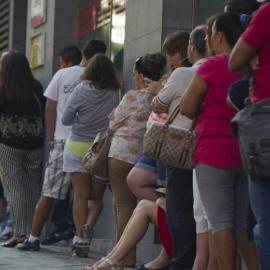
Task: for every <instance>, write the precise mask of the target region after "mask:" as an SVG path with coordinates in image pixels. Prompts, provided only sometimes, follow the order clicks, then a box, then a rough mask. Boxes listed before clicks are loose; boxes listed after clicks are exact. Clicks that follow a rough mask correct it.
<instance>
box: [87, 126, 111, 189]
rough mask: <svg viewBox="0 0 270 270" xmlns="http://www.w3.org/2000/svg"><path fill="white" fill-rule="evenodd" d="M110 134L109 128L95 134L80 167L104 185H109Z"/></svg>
mask: <svg viewBox="0 0 270 270" xmlns="http://www.w3.org/2000/svg"><path fill="white" fill-rule="evenodd" d="M111 140H112V133H111V132H110V130H109V128H108V129H107V130H106V131H101V132H99V133H98V134H97V136H96V138H95V140H94V142H93V145H92V146H91V147H90V148H89V150H88V151H87V153H86V155H85V156H84V158H83V159H82V167H83V168H84V169H85V170H87V171H88V172H90V173H91V174H92V175H93V176H94V177H95V178H97V179H98V180H101V181H102V182H103V183H104V184H108V183H109V162H108V154H109V150H110V146H111Z"/></svg>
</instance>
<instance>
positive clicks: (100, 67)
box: [82, 53, 120, 90]
mask: <svg viewBox="0 0 270 270" xmlns="http://www.w3.org/2000/svg"><path fill="white" fill-rule="evenodd" d="M82 80H89V81H91V84H93V85H94V86H95V87H96V88H97V89H99V90H103V89H113V90H118V89H119V87H120V83H119V80H118V78H117V74H116V71H115V68H114V65H113V63H112V61H111V60H110V59H109V57H108V56H106V55H105V54H102V53H98V54H95V55H94V56H93V57H92V58H91V59H90V61H89V63H88V65H87V67H86V68H85V71H84V73H83V76H82Z"/></svg>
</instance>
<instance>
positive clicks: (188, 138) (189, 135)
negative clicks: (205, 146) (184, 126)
mask: <svg viewBox="0 0 270 270" xmlns="http://www.w3.org/2000/svg"><path fill="white" fill-rule="evenodd" d="M179 112H180V106H179V105H177V106H176V107H175V108H174V110H173V112H172V114H171V115H170V116H169V118H168V120H167V121H166V123H165V124H164V125H163V126H162V127H161V129H160V132H159V136H158V143H163V141H164V138H165V135H166V133H167V130H168V127H169V125H170V124H171V123H172V122H173V121H174V119H175V118H176V117H177V115H178V114H179ZM196 121H197V116H195V117H194V118H193V120H192V122H191V125H190V127H189V130H188V132H187V134H186V140H185V145H184V149H185V150H188V149H189V148H190V146H191V143H192V139H193V134H192V133H193V130H194V128H195V124H196Z"/></svg>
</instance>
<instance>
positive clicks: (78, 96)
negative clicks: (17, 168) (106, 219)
mask: <svg viewBox="0 0 270 270" xmlns="http://www.w3.org/2000/svg"><path fill="white" fill-rule="evenodd" d="M119 86H120V85H119V81H118V79H117V75H116V71H115V68H114V66H113V63H112V62H111V60H110V59H109V58H108V57H107V56H106V55H104V54H96V55H95V56H94V57H93V58H92V59H91V60H90V61H89V64H88V66H87V67H86V69H85V71H84V73H83V76H82V82H81V83H80V84H79V85H78V86H77V87H76V88H75V89H74V91H73V92H72V94H71V96H70V97H69V99H68V102H67V105H66V108H65V110H64V113H63V116H62V123H63V124H64V125H67V126H68V125H72V129H71V133H70V135H69V138H68V140H67V141H66V146H65V150H64V166H63V170H64V171H65V172H69V173H70V176H71V180H72V184H73V188H74V203H73V216H74V222H75V226H76V235H77V237H78V239H77V240H78V242H77V243H75V245H74V252H75V254H76V255H77V256H82V257H87V256H88V250H89V243H90V240H91V237H92V234H93V227H94V225H95V224H96V222H97V219H98V217H99V215H100V213H101V210H102V207H103V202H102V198H103V194H104V191H105V188H106V186H105V185H104V184H102V183H100V182H99V181H98V180H96V179H95V178H94V177H93V176H91V175H90V174H89V172H87V171H86V170H85V169H83V168H82V158H83V157H84V156H85V154H86V152H87V150H88V149H89V147H90V146H92V144H93V141H94V139H95V137H96V135H97V134H98V132H100V131H104V130H106V129H107V128H108V125H109V119H108V115H109V114H110V112H111V111H112V110H113V109H114V108H115V107H116V106H117V104H118V89H119ZM88 200H91V204H92V205H91V211H90V212H89V211H88Z"/></svg>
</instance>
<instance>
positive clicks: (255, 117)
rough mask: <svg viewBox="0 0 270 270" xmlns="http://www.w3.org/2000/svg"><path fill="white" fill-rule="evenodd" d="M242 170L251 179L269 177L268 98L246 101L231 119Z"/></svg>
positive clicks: (269, 109)
mask: <svg viewBox="0 0 270 270" xmlns="http://www.w3.org/2000/svg"><path fill="white" fill-rule="evenodd" d="M231 124H232V133H233V136H234V137H238V138H239V143H240V151H241V157H242V162H243V167H244V170H245V171H246V173H247V174H249V175H250V176H251V177H252V179H253V180H255V179H257V178H266V177H268V178H269V177H270V166H269V165H270V99H265V100H262V101H259V102H256V103H251V102H248V103H247V104H246V106H245V108H244V109H243V110H241V111H240V112H238V113H237V114H236V115H235V116H234V118H233V119H232V120H231Z"/></svg>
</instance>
